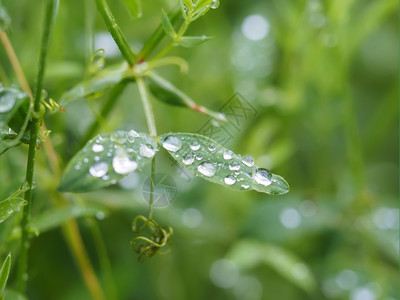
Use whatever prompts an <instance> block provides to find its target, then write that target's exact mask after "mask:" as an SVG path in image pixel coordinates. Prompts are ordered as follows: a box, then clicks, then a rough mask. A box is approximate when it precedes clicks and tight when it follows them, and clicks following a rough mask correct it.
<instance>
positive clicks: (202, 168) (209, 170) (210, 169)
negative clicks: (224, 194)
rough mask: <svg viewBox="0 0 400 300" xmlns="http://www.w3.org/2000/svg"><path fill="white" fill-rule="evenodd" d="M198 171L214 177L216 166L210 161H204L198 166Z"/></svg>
mask: <svg viewBox="0 0 400 300" xmlns="http://www.w3.org/2000/svg"><path fill="white" fill-rule="evenodd" d="M197 171H199V172H200V173H201V174H203V175H204V176H207V177H213V176H214V175H215V172H216V170H215V167H214V165H213V164H212V163H210V162H202V163H201V164H200V165H199V166H198V167H197Z"/></svg>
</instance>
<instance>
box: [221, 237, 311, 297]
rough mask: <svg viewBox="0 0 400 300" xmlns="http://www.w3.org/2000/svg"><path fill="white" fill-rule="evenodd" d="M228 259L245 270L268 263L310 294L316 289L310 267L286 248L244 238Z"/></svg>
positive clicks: (236, 245)
mask: <svg viewBox="0 0 400 300" xmlns="http://www.w3.org/2000/svg"><path fill="white" fill-rule="evenodd" d="M227 259H230V260H232V261H233V262H234V263H235V264H236V265H237V266H238V267H239V268H241V269H244V270H249V269H252V268H254V267H258V266H259V265H262V264H263V265H266V266H268V267H270V268H271V269H274V270H275V271H276V272H277V273H279V274H280V275H282V277H284V278H285V279H287V280H288V281H290V282H291V283H293V284H294V285H296V286H298V287H299V288H301V289H303V290H304V291H306V292H307V293H309V294H311V293H312V292H314V291H315V289H316V282H315V279H314V277H313V275H312V273H311V270H310V268H309V267H308V266H307V265H306V263H305V262H303V261H301V260H300V259H299V258H298V257H296V255H294V254H293V253H291V252H289V251H287V250H286V249H284V248H281V247H277V246H273V245H269V244H266V243H262V242H259V241H254V240H242V241H239V242H238V243H236V244H235V245H234V246H233V248H232V249H231V250H230V251H229V253H228V255H227Z"/></svg>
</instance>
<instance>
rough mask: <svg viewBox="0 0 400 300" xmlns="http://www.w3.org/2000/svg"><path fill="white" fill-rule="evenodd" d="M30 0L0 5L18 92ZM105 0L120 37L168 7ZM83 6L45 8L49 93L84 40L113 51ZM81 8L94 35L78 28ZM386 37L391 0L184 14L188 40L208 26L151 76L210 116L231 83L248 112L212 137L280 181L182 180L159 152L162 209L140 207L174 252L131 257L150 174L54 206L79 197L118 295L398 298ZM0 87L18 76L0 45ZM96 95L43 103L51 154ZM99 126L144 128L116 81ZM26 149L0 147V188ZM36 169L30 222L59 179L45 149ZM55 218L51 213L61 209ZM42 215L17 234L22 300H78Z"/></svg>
mask: <svg viewBox="0 0 400 300" xmlns="http://www.w3.org/2000/svg"><path fill="white" fill-rule="evenodd" d="M42 2H43V1H28V0H20V1H11V0H3V1H2V4H3V6H4V7H5V8H6V9H7V12H8V15H9V16H10V19H11V25H10V26H9V29H8V31H7V32H8V34H9V36H10V39H11V42H12V44H13V46H14V48H15V50H16V53H17V55H18V58H19V60H20V62H21V65H22V66H23V69H24V71H25V73H26V76H27V78H28V81H29V83H30V85H31V86H33V85H34V78H35V77H34V76H35V74H36V68H37V58H38V56H39V55H38V54H39V53H38V51H39V44H40V43H39V41H40V32H41V30H40V26H41V22H39V21H38V20H42V19H43V18H42V16H43V3H42ZM109 2H110V6H111V9H112V10H113V12H114V15H115V16H116V19H117V20H118V22H119V24H120V27H121V28H122V30H123V32H124V33H125V34H126V37H127V39H128V41H129V42H130V43H131V45H132V47H133V48H135V49H140V48H141V46H142V45H143V43H144V42H145V41H146V39H147V38H148V37H149V36H150V35H151V34H152V32H153V31H154V30H155V29H156V28H157V26H158V25H159V24H160V22H161V16H162V11H161V8H163V9H164V10H165V11H170V10H171V9H172V8H173V7H175V5H176V4H177V3H176V1H172V0H170V1H166V2H165V1H143V3H142V12H143V17H142V18H139V19H132V18H131V16H130V13H129V11H128V10H127V9H126V7H125V6H124V4H123V3H122V2H119V1H109ZM90 3H91V2H90V1H77V0H70V1H61V3H60V7H59V12H58V18H57V21H56V23H55V28H54V35H53V37H52V42H51V47H50V53H49V61H48V64H47V66H48V67H47V71H46V77H45V89H46V90H47V91H48V93H49V95H50V96H51V97H52V98H54V99H55V100H59V99H60V98H61V96H62V95H63V94H64V93H65V92H66V91H67V90H69V89H70V88H71V87H73V86H74V85H75V84H77V83H79V82H81V81H82V80H83V79H84V78H85V76H86V75H85V73H86V69H87V64H86V62H87V61H88V57H89V55H91V53H88V50H87V49H88V47H89V45H90V43H91V42H93V43H94V46H95V50H97V49H99V48H104V49H105V53H106V63H107V64H108V65H112V64H117V63H120V62H122V57H121V55H120V53H119V51H118V49H117V48H116V46H115V44H114V42H113V41H112V40H111V38H110V35H109V34H108V33H107V31H106V28H105V25H104V24H103V20H102V19H101V17H100V16H99V14H98V13H97V11H96V9H95V7H94V5H91V4H90ZM88 10H89V11H88ZM92 18H93V19H94V22H95V27H94V30H93V33H94V39H93V41H92V40H91V39H90V36H88V35H87V33H90V31H91V30H90V26H88V24H89V25H90V20H91V19H92ZM7 22H8V21H7ZM88 28H89V30H88ZM398 31H399V24H398V2H397V1H394V0H380V1H371V0H352V1H349V0H335V1H333V0H331V1H329V0H325V1H318V0H308V1H303V0H302V1H287V0H284V1H277V0H267V1H256V0H252V1H221V4H220V6H219V8H218V9H216V10H212V11H211V12H209V13H208V14H207V15H206V16H205V17H204V18H202V19H200V20H199V21H196V22H195V23H194V24H193V26H192V27H191V28H190V29H189V32H188V34H189V35H190V36H201V35H203V34H207V35H209V36H214V37H215V38H214V39H211V40H209V41H207V42H206V43H204V44H201V45H199V46H197V47H194V48H190V49H186V48H176V49H174V50H173V52H174V55H177V56H181V57H183V58H185V59H186V60H187V61H188V62H189V64H190V71H189V73H188V75H182V74H180V73H179V72H178V70H176V69H175V68H174V67H166V68H165V69H163V70H162V72H160V73H161V74H162V75H163V76H164V77H165V78H168V80H169V81H171V82H173V83H174V84H175V85H176V86H177V87H178V88H180V89H182V91H184V92H185V93H187V94H188V95H190V97H191V98H193V99H195V100H196V101H197V102H198V103H200V104H202V105H206V106H208V107H210V108H212V109H214V110H218V109H219V108H220V107H221V106H223V105H224V104H225V103H226V101H227V100H228V99H229V98H230V97H231V96H232V95H234V94H235V92H239V93H240V94H241V95H242V96H243V97H244V99H246V100H247V101H248V102H249V103H251V105H252V106H253V107H255V108H256V110H257V114H256V116H255V117H248V118H246V120H244V118H243V120H242V122H241V124H240V128H238V130H237V131H236V132H235V134H234V138H233V139H232V140H230V141H229V143H228V144H227V145H226V146H229V147H230V148H231V149H232V150H234V151H235V152H236V153H241V154H251V155H253V157H254V158H255V162H256V164H257V165H258V166H263V167H266V168H269V169H271V170H272V171H273V172H274V173H277V174H281V175H283V176H284V177H285V179H286V180H287V181H288V182H289V183H290V186H291V192H290V193H289V194H286V195H283V196H275V197H272V196H268V195H265V194H259V193H257V192H254V191H253V192H248V193H244V192H235V191H232V190H229V189H224V188H222V187H221V186H219V185H213V184H211V183H209V182H205V181H202V180H198V179H197V178H194V177H191V178H190V180H188V178H186V177H184V176H182V174H180V173H179V172H178V171H179V169H177V167H176V165H172V164H171V161H170V160H169V159H168V158H167V155H164V156H161V157H159V158H158V159H157V171H159V172H164V173H167V174H169V175H171V176H173V178H174V179H175V180H176V184H177V191H178V193H177V197H176V198H175V200H174V202H173V203H172V204H171V205H170V206H168V207H167V208H163V209H157V210H155V218H156V219H157V220H158V221H159V223H160V224H162V225H171V226H172V227H173V228H174V232H175V233H174V236H173V238H172V242H173V249H172V251H171V252H170V253H169V254H168V255H166V256H158V257H153V258H151V259H149V260H147V261H146V262H144V263H139V262H138V261H137V256H136V255H135V254H134V253H133V252H132V250H131V247H130V245H129V242H130V241H131V240H132V238H133V233H132V231H131V222H132V220H133V218H134V217H135V216H136V215H138V214H140V213H144V212H146V211H147V204H146V203H145V202H144V201H143V196H142V193H141V190H142V185H143V182H144V180H145V179H146V177H147V176H148V174H149V173H145V174H134V175H132V176H129V178H128V179H127V180H125V181H124V182H123V183H121V184H119V185H115V186H112V187H110V188H107V189H105V190H102V191H100V192H93V193H87V194H82V195H80V196H79V198H71V207H75V206H77V207H79V206H82V207H86V206H87V207H95V208H93V209H88V208H85V209H83V211H84V212H83V213H81V214H80V213H76V214H75V215H74V217H81V216H91V215H96V216H97V217H98V219H99V226H100V230H101V232H102V234H103V237H104V239H105V246H106V248H107V250H108V252H109V255H110V260H111V267H112V270H113V275H114V279H115V282H116V287H117V293H118V295H119V298H120V299H193V300H196V299H207V298H210V299H248V300H250V299H254V300H255V299H282V300H291V299H296V300H297V299H299V300H301V299H338V300H339V299H352V300H370V299H371V300H378V299H382V300H394V299H399V298H398V297H399V286H398V282H399V274H398V267H399V256H398V253H399V231H398V229H399V210H398V191H399V184H398V183H399V172H398V171H399V170H398V163H399V161H398V158H399V157H398V151H399V148H398V145H399V140H398V138H399V134H398V133H399V132H398V130H399V129H398V118H399V107H398V99H399V95H398V93H399V87H398V53H399V49H398V48H399V45H398V36H399V32H398ZM0 81H1V82H2V83H3V84H4V85H10V84H17V80H16V77H15V73H14V72H13V70H12V66H11V65H10V63H9V61H8V58H7V56H6V53H5V51H4V49H3V48H2V47H0ZM104 100H105V99H103V98H99V99H96V100H93V101H90V102H85V101H76V102H72V103H70V104H68V105H66V107H65V108H66V113H64V114H61V113H59V112H58V113H48V115H46V117H45V119H46V123H47V127H48V128H49V129H51V131H52V133H51V136H50V138H51V140H52V142H53V144H54V145H55V148H56V151H57V152H58V153H59V154H60V155H61V157H62V158H63V162H64V166H65V165H66V163H67V162H68V161H69V159H70V158H71V156H72V155H73V154H74V153H75V152H76V150H77V147H78V145H79V144H80V141H81V138H82V136H83V134H84V133H85V129H86V128H87V126H88V125H89V124H90V123H91V121H92V120H94V119H95V116H94V113H93V111H92V110H93V109H94V110H95V111H98V110H99V108H100V105H101V103H102V102H103V101H104ZM153 105H154V110H155V114H156V122H157V126H158V128H159V129H158V130H159V134H162V133H167V132H170V131H175V132H197V131H198V130H199V129H200V128H201V127H202V126H203V124H204V122H206V121H207V120H208V119H207V117H205V116H202V115H198V114H196V113H195V112H193V111H190V110H187V109H185V108H180V107H174V106H167V105H166V104H164V103H160V102H157V101H156V100H155V101H153ZM101 124H102V128H100V129H99V132H107V131H110V130H114V129H131V128H134V129H135V130H137V131H140V132H146V131H147V129H146V121H145V119H144V114H143V109H142V106H141V104H140V99H139V96H138V92H137V90H136V88H135V87H134V86H133V85H130V86H129V87H128V88H126V89H125V90H124V92H123V94H122V96H121V99H119V100H118V105H117V106H116V107H115V108H114V110H113V112H112V114H111V115H110V117H109V118H108V119H107V120H106V121H105V122H102V123H101ZM26 154H27V147H26V146H20V147H19V148H14V149H11V150H9V151H8V152H7V153H6V154H4V155H3V156H1V157H0V199H5V198H7V196H9V195H10V194H12V193H13V192H15V191H16V190H18V188H19V186H20V185H21V183H22V182H23V181H24V177H25V168H26ZM36 163H37V167H36V173H35V182H36V183H37V188H36V189H35V190H34V203H33V212H32V213H33V217H34V219H35V218H36V219H37V220H43V219H46V218H50V214H49V212H51V210H50V209H51V203H52V201H53V197H55V196H54V193H55V187H56V186H57V185H58V182H56V178H54V176H53V175H52V173H51V172H50V170H49V167H48V165H47V161H46V157H45V154H44V151H41V150H40V151H38V152H37V162H36ZM148 172H150V170H148ZM76 199H79V200H76ZM71 209H72V210H73V208H71ZM85 211H86V212H87V213H85ZM103 211H107V212H108V214H107V217H106V218H104V213H103ZM43 212H47V215H43ZM98 212H101V214H100V215H99V214H98ZM54 213H59V214H60V215H62V216H63V218H65V219H67V214H65V213H64V212H62V211H58V212H57V211H55V212H54ZM19 218H20V217H19V216H18V214H16V215H14V216H12V217H11V218H9V219H8V220H6V221H5V222H3V223H2V224H0V261H3V260H4V259H5V257H6V255H7V254H8V253H9V251H10V250H11V252H13V253H15V254H13V262H15V261H17V260H18V257H17V252H18V246H19V244H18V237H19V233H18V230H17V231H16V230H15V227H16V226H17V224H18V220H19ZM50 219H51V218H50ZM63 220H64V219H63ZM50 222H52V223H51V224H50V225H48V224H42V225H41V228H44V229H43V231H42V232H41V233H40V235H39V236H38V237H37V238H35V239H33V242H32V243H33V245H32V248H31V251H30V278H29V286H28V296H29V299H60V300H62V299H89V297H90V296H89V293H88V292H87V290H86V287H85V285H84V283H83V281H82V280H81V277H80V274H79V270H78V269H77V267H76V265H75V263H74V261H73V259H72V257H71V255H70V253H69V252H68V248H67V247H66V244H65V241H64V240H63V238H62V235H61V230H60V229H59V227H55V226H57V225H58V224H57V222H56V221H55V220H51V221H50ZM89 222H90V221H89V220H87V219H85V218H80V219H79V224H80V229H81V231H82V235H83V237H84V243H85V245H86V247H87V248H88V251H89V254H90V257H91V259H92V262H93V264H94V266H95V269H96V270H97V271H98V273H99V274H100V278H101V280H102V284H103V285H105V286H107V280H108V279H107V278H109V277H107V274H104V272H103V273H102V272H101V270H104V269H103V268H102V267H101V262H99V260H98V259H97V252H98V251H99V246H98V243H97V242H96V241H95V240H93V238H92V237H93V235H92V233H91V230H90V226H89ZM42 223H43V221H42ZM47 230H49V231H47ZM14 267H15V265H13V266H12V270H11V273H10V279H9V282H11V283H12V282H13V279H14V278H13V274H14V272H13V268H14ZM108 275H109V274H108ZM6 299H7V297H6Z"/></svg>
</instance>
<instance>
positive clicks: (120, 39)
mask: <svg viewBox="0 0 400 300" xmlns="http://www.w3.org/2000/svg"><path fill="white" fill-rule="evenodd" d="M96 4H97V9H98V10H99V12H100V14H101V15H102V17H103V19H104V22H105V23H106V26H107V28H108V31H109V32H110V33H111V35H112V37H113V39H114V41H115V43H116V44H117V46H118V48H119V50H120V51H121V53H122V55H123V56H124V57H125V59H126V61H127V62H128V64H129V65H130V66H133V65H134V64H136V55H135V53H133V50H132V48H131V47H130V46H129V44H128V41H127V40H126V38H125V36H124V34H123V33H122V31H121V28H120V27H119V26H118V24H117V22H116V20H115V18H114V16H113V14H112V12H111V10H110V7H109V6H108V4H107V1H106V0H96Z"/></svg>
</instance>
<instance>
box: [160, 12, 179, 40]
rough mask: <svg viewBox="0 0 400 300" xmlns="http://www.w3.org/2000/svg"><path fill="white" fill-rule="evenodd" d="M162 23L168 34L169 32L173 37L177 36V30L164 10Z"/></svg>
mask: <svg viewBox="0 0 400 300" xmlns="http://www.w3.org/2000/svg"><path fill="white" fill-rule="evenodd" d="M161 24H162V26H163V28H164V31H165V33H166V34H168V35H169V36H170V37H171V38H175V37H176V32H175V30H174V27H173V26H172V24H171V21H170V20H169V18H168V16H167V14H166V13H165V11H164V10H163V11H162V18H161Z"/></svg>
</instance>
